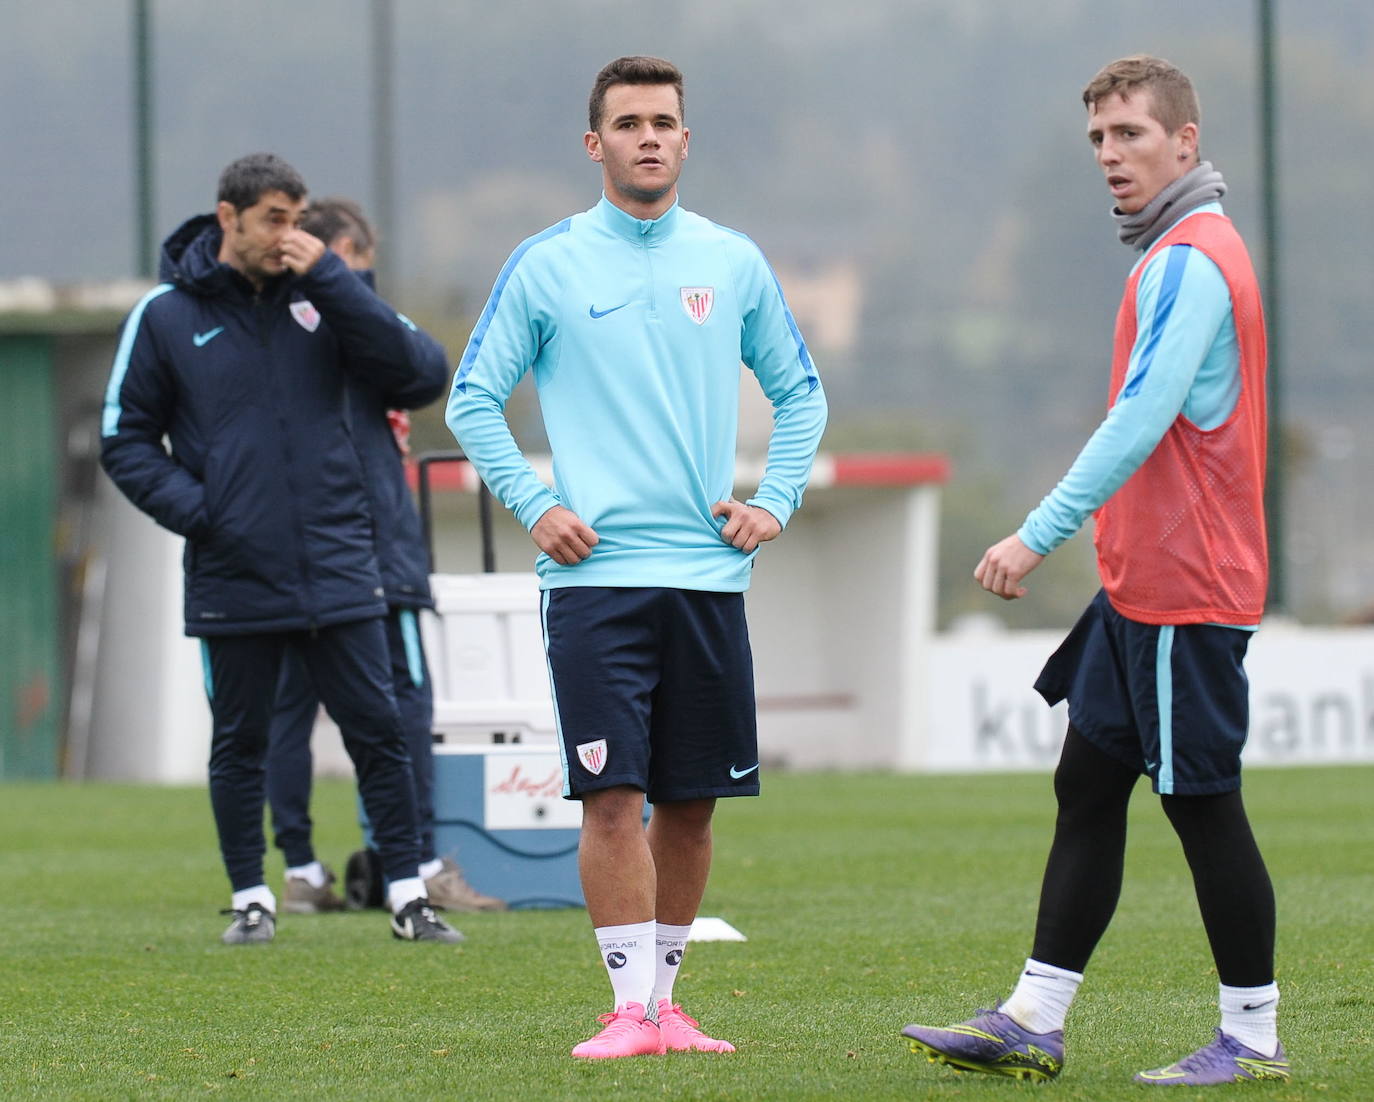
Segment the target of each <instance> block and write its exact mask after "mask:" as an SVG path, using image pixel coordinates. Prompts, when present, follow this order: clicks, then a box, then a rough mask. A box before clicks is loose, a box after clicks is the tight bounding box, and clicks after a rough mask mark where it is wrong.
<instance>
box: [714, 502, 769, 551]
mask: <svg viewBox="0 0 1374 1102" xmlns="http://www.w3.org/2000/svg"><path fill="white" fill-rule="evenodd" d="M711 515H712V516H713V517H725V518H726V521H725V527H724V528H722V529H721V530H720V538H721V539H723V540H724V541H725V542H726V543H728V544H729V545H730V546H731V547H738V548H739V549H740V550H741V551H743V552H744V553H745V554H746V555H747V554H749V553H750V552H751V551H753V550H754V549H755V548H756V547H758V545H759V544H761V543H767V542H768V541H769V540H771V539H777V538H778V535H779V534H780V533H781V532H782V525H781V524H779V523H778V518H777V517H775V516H774V515H773V514H772V513H770V512H769V511H768V510H767V509H760V508H759V507H758V506H757V505H746V504H745V503H744V502H742V501H736V500H735V499H734V498H731V499H730V500H729V501H717V502H716V503H715V504H714V505H712V506H711Z"/></svg>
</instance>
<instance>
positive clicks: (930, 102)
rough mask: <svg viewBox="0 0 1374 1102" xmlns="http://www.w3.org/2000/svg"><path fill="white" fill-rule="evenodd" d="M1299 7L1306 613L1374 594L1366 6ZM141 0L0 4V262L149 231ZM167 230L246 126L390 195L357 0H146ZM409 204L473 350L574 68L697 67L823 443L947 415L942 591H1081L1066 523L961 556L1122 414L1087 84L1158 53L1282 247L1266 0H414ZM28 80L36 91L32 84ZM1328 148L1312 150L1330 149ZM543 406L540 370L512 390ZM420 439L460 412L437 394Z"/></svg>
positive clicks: (1288, 314) (63, 275) (348, 186)
mask: <svg viewBox="0 0 1374 1102" xmlns="http://www.w3.org/2000/svg"><path fill="white" fill-rule="evenodd" d="M1275 7H1276V8H1277V9H1278V31H1279V34H1280V42H1279V51H1278V54H1279V62H1280V73H1279V90H1280V124H1281V135H1282V140H1281V146H1280V151H1279V152H1280V170H1281V186H1282V189H1283V208H1282V218H1283V240H1282V245H1283V250H1284V251H1283V260H1284V268H1283V285H1282V290H1283V315H1282V323H1283V324H1282V337H1283V340H1282V347H1281V348H1279V349H1277V350H1276V353H1277V355H1276V362H1277V363H1278V364H1279V365H1280V366H1281V370H1282V372H1283V377H1284V379H1285V380H1286V382H1285V418H1286V423H1285V425H1284V439H1285V443H1286V450H1287V453H1288V454H1289V455H1290V456H1291V457H1292V463H1291V466H1290V468H1289V470H1288V473H1287V483H1286V485H1287V491H1288V492H1287V501H1288V513H1287V538H1286V564H1287V566H1288V580H1289V590H1290V604H1291V607H1292V610H1293V611H1294V612H1295V613H1297V614H1298V615H1300V616H1302V617H1303V618H1306V619H1310V620H1315V621H1321V620H1330V619H1343V618H1345V617H1348V616H1350V615H1352V614H1354V613H1355V612H1356V611H1357V610H1359V609H1361V608H1363V607H1364V606H1366V605H1367V604H1370V603H1374V510H1370V509H1368V508H1367V507H1365V500H1364V494H1363V485H1362V483H1363V479H1362V474H1361V472H1363V471H1365V470H1368V469H1370V467H1371V466H1372V465H1374V442H1371V439H1370V434H1369V433H1368V432H1366V431H1365V430H1364V422H1365V421H1366V419H1367V415H1368V411H1369V410H1370V409H1371V401H1370V392H1371V385H1374V384H1371V381H1370V371H1369V369H1368V368H1369V352H1368V350H1369V348H1370V347H1371V343H1372V340H1374V332H1371V330H1372V329H1374V315H1372V314H1371V311H1369V310H1368V309H1367V307H1366V302H1367V299H1368V294H1369V291H1368V288H1369V287H1370V286H1372V285H1374V259H1371V254H1370V250H1369V248H1368V241H1369V233H1368V230H1369V229H1370V223H1371V217H1370V214H1369V207H1368V204H1367V202H1366V199H1367V190H1368V187H1367V180H1368V179H1369V177H1370V172H1369V163H1370V159H1371V156H1374V152H1371V150H1374V145H1372V144H1371V142H1370V140H1369V139H1370V138H1371V137H1374V83H1371V81H1370V80H1369V79H1368V73H1367V68H1368V61H1367V59H1368V57H1369V54H1370V48H1371V46H1374V5H1370V4H1369V3H1367V2H1366V0H1307V2H1304V3H1301V4H1299V3H1292V2H1290V3H1283V2H1282V0H1276V3H1275ZM131 8H132V5H131V4H113V3H109V4H91V3H89V2H84V0H48V2H46V3H44V4H42V5H26V4H18V3H10V4H6V5H3V7H0V94H3V96H4V102H5V103H6V104H7V105H8V107H7V109H6V110H5V111H4V112H0V143H3V145H2V146H0V147H3V148H4V149H5V150H6V158H5V161H4V164H3V167H0V186H2V189H3V190H0V194H3V196H4V202H3V204H0V242H3V248H0V280H5V279H12V278H15V277H19V276H24V275H39V276H44V277H47V278H49V279H53V280H57V281H78V280H91V279H113V278H117V277H122V276H126V275H129V274H131V272H132V269H133V267H134V265H135V263H136V260H135V258H136V256H137V250H136V241H135V240H134V234H135V229H134V220H133V210H134V180H133V168H132V164H133V160H132V148H133V139H132V118H131V103H132V95H131V76H130V54H131V48H130V42H131V32H130V28H129V25H128V22H129V11H130V10H131ZM151 10H152V13H153V18H154V27H155V34H154V39H153V44H154V55H155V89H156V93H155V101H156V109H155V132H156V166H157V180H156V211H157V221H158V225H159V227H160V231H161V232H167V231H170V230H171V229H172V228H173V227H174V226H175V225H176V224H177V223H178V222H179V221H180V220H181V219H182V218H183V217H185V216H187V215H189V214H191V213H194V212H196V211H200V210H205V209H209V207H210V206H211V201H212V199H213V188H214V181H215V178H216V176H217V174H218V171H219V169H220V168H221V167H222V165H223V164H224V163H225V162H226V161H228V160H229V159H231V158H232V157H234V156H237V155H238V154H240V153H243V152H247V151H249V150H253V149H259V148H271V149H274V150H276V151H278V152H280V153H282V154H283V155H284V156H286V157H288V159H290V160H292V161H293V162H294V163H296V164H297V166H298V167H299V168H301V170H302V171H303V172H304V174H305V175H306V178H307V180H308V181H309V182H310V183H311V186H312V189H313V190H314V191H315V192H316V193H317V194H326V193H343V194H350V195H354V196H356V197H358V198H359V199H360V200H362V201H363V202H364V204H365V205H366V204H369V203H370V202H371V201H372V200H373V198H374V196H373V195H372V194H371V192H372V186H373V179H374V177H373V163H372V153H371V148H370V141H369V94H370V73H371V69H370V62H369V53H368V51H369V44H370V38H369V19H370V16H371V11H372V5H371V4H370V3H368V2H367V0H297V2H295V3H293V4H291V5H277V4H271V3H268V2H267V0H240V2H237V3H235V4H234V5H232V6H228V7H226V6H224V5H219V4H212V3H210V2H209V0H181V2H177V3H172V2H170V0H153V2H152V4H151ZM392 10H393V15H394V41H395V57H394V61H395V82H396V84H395V104H396V112H395V123H394V127H393V129H392V143H393V146H394V149H395V151H396V162H395V165H394V171H393V175H394V180H395V188H396V196H397V203H396V215H397V216H396V219H395V224H394V225H391V226H387V227H385V230H386V233H387V239H386V241H385V242H384V245H383V248H384V250H385V255H386V258H387V269H386V272H385V275H386V288H385V289H386V290H387V291H388V292H389V295H390V297H391V298H393V299H395V300H396V301H397V302H398V303H401V304H404V306H405V308H406V309H407V311H408V312H410V313H412V314H413V315H414V316H415V317H416V318H417V319H418V320H421V321H422V322H424V323H425V324H427V325H429V326H430V327H431V328H432V329H434V330H435V331H436V332H437V333H438V334H439V335H440V336H441V337H442V338H443V339H444V340H445V343H446V345H447V346H448V348H449V350H450V353H451V355H452V357H453V358H454V359H455V360H456V358H457V357H458V355H459V354H460V353H461V350H462V346H463V343H464V341H465V340H466V335H467V331H468V329H469V328H470V325H471V319H472V318H473V317H475V315H476V313H477V312H478V311H479V310H480V308H481V305H482V302H483V300H484V298H485V295H486V293H487V289H488V287H489V286H490V284H491V281H492V279H493V278H494V277H495V274H496V272H497V271H498V269H499V267H500V265H501V263H502V261H503V260H504V258H505V256H506V255H507V254H508V252H509V251H510V250H511V249H512V248H513V247H514V246H515V245H516V244H517V243H518V242H519V241H520V240H521V239H522V238H524V237H526V236H528V235H529V234H531V233H534V232H537V231H538V230H539V229H541V228H543V227H544V226H546V225H548V224H550V223H552V222H554V221H556V220H557V219H559V218H561V217H563V216H564V215H566V214H568V213H570V212H572V211H575V210H580V209H584V208H586V207H588V206H590V205H591V204H592V203H593V202H594V201H595V199H596V196H597V190H598V175H597V172H596V170H595V167H594V166H592V165H590V164H589V163H588V162H587V160H586V157H585V154H584V153H583V151H582V145H581V135H582V132H583V130H584V129H585V127H586V120H585V100H586V91H587V88H588V87H589V85H590V82H591V78H592V76H593V74H594V73H595V71H596V70H597V68H598V67H599V66H600V65H601V64H603V63H604V62H605V61H607V60H609V59H610V58H612V57H614V56H616V55H618V54H621V53H631V52H634V53H639V52H643V53H657V54H662V55H664V56H668V57H671V58H673V59H674V60H675V61H677V62H678V63H679V64H680V65H681V66H682V68H683V69H684V70H685V72H686V74H687V79H688V85H687V98H688V123H689V125H690V126H691V128H692V130H693V139H692V147H691V158H690V160H689V161H688V164H687V167H686V172H685V175H684V177H683V182H682V188H681V191H682V197H683V203H684V205H685V206H687V207H689V208H691V209H694V210H697V211H700V212H701V213H703V214H706V215H708V216H709V217H712V218H714V219H716V220H717V221H720V222H724V223H726V224H728V225H732V226H735V227H737V228H739V229H742V230H744V231H745V232H747V233H749V234H750V235H751V236H752V237H754V238H755V240H757V241H758V242H759V243H760V245H762V246H763V248H764V249H765V251H766V252H767V253H768V255H769V257H770V259H771V260H772V261H773V263H774V265H775V267H776V268H777V269H778V272H779V275H780V277H781V279H782V281H783V283H784V286H785V287H786V288H787V290H788V294H789V296H790V298H791V300H792V302H793V305H794V308H795V311H796V313H797V315H798V318H799V321H800V322H801V325H802V328H803V331H804V332H806V334H807V335H808V338H809V340H810V342H811V344H812V346H813V351H814V352H815V355H816V359H817V361H818V363H819V364H820V365H821V368H822V371H823V373H824V377H825V379H826V385H827V389H828V391H829V393H830V396H831V402H832V408H833V415H832V431H831V433H830V436H829V439H828V440H827V443H826V447H827V448H829V449H830V450H832V451H833V450H848V449H859V448H873V449H877V448H921V449H925V448H938V449H941V450H945V451H947V452H949V453H950V454H951V455H952V457H953V459H954V469H955V478H954V481H953V482H952V483H951V484H950V486H949V487H948V492H947V495H946V511H945V533H944V541H943V555H942V558H943V569H944V571H945V575H946V576H945V578H944V579H943V581H944V584H943V586H942V617H943V618H944V619H945V620H946V621H948V620H950V619H951V618H953V617H955V616H957V615H959V614H961V613H963V612H967V611H982V612H992V613H995V614H997V615H999V616H1004V617H1005V618H1006V619H1007V620H1008V622H1010V623H1014V624H1017V625H1020V626H1028V625H1031V624H1037V625H1039V624H1062V623H1065V622H1067V621H1068V620H1069V619H1070V618H1071V617H1072V616H1073V615H1075V614H1076V612H1077V611H1078V609H1079V608H1080V607H1081V605H1082V604H1083V602H1084V600H1085V599H1086V597H1087V595H1088V592H1089V591H1090V589H1091V587H1092V585H1093V580H1092V568H1091V555H1090V548H1089V547H1088V540H1087V539H1086V538H1083V537H1080V538H1079V539H1078V540H1076V541H1075V542H1074V543H1073V544H1071V545H1070V546H1069V547H1068V548H1066V549H1065V550H1064V551H1062V552H1060V553H1059V554H1057V555H1056V556H1055V557H1054V558H1053V559H1052V560H1051V561H1050V563H1049V564H1048V565H1047V566H1046V567H1045V568H1044V569H1043V570H1042V572H1041V574H1038V575H1037V576H1036V578H1035V579H1034V581H1035V583H1036V584H1035V585H1034V586H1033V590H1034V596H1033V598H1032V599H1031V600H1030V601H1028V602H1020V603H1018V604H1016V605H1008V606H1003V605H1001V604H1000V603H997V605H996V607H990V605H989V601H988V599H986V598H985V597H984V596H983V595H982V594H981V593H980V592H978V591H976V590H975V589H974V588H973V586H972V585H971V583H970V582H969V581H968V578H969V575H970V574H971V571H972V569H973V566H974V564H975V563H976V561H977V557H978V555H979V554H980V553H981V551H982V549H983V547H985V546H986V545H987V544H989V543H991V542H992V541H993V540H995V539H998V538H1000V537H1001V536H1003V535H1005V534H1006V532H1008V531H1010V530H1011V529H1012V528H1014V527H1015V526H1016V525H1017V524H1018V523H1019V522H1020V520H1021V518H1022V517H1023V516H1024V514H1025V512H1026V511H1027V509H1029V508H1030V507H1031V506H1032V505H1034V503H1035V502H1036V501H1038V500H1039V498H1040V497H1041V496H1042V495H1043V494H1044V493H1045V492H1047V491H1048V490H1049V488H1050V487H1051V486H1052V485H1053V482H1054V480H1055V479H1056V478H1057V477H1058V475H1059V474H1060V473H1062V471H1063V470H1064V468H1065V467H1066V466H1067V465H1068V463H1069V462H1070V461H1071V460H1072V458H1073V455H1074V454H1075V452H1076V449H1077V447H1078V445H1079V444H1080V443H1081V442H1082V440H1083V439H1085V438H1086V436H1087V435H1088V433H1089V432H1091V430H1092V428H1093V427H1094V426H1095V424H1096V423H1097V420H1098V418H1099V417H1100V416H1101V413H1102V406H1103V402H1104V400H1105V392H1106V372H1107V358H1108V354H1109V341H1110V332H1111V320H1112V316H1113V313H1114V310H1115V306H1116V302H1117V299H1118V296H1119V292H1120V286H1121V281H1122V279H1123V277H1124V275H1125V272H1126V270H1127V268H1128V267H1129V264H1130V261H1131V254H1130V253H1128V252H1127V250H1126V249H1124V248H1123V247H1122V246H1121V245H1119V244H1118V243H1117V242H1116V238H1115V233H1114V227H1113V225H1112V223H1111V221H1110V219H1109V218H1108V213H1107V212H1108V208H1109V206H1110V200H1109V197H1108V196H1107V194H1106V190H1105V188H1104V186H1103V185H1102V182H1101V179H1100V176H1099V174H1098V172H1097V170H1096V169H1095V167H1094V166H1093V164H1092V161H1091V157H1090V155H1089V150H1088V146H1087V143H1086V141H1085V139H1084V135H1083V131H1084V113H1083V110H1082V106H1081V104H1080V102H1079V93H1080V90H1081V88H1082V86H1083V84H1084V83H1085V82H1086V81H1087V80H1088V78H1089V77H1091V76H1092V74H1093V73H1094V72H1095V71H1096V69H1097V68H1098V67H1099V66H1100V65H1101V64H1102V63H1104V62H1105V61H1107V60H1110V59H1111V58H1113V57H1116V56H1120V55H1122V54H1125V53H1132V52H1139V51H1147V52H1153V53H1158V54H1161V55H1163V56H1165V57H1168V58H1170V59H1171V60H1173V61H1175V62H1176V63H1178V64H1179V65H1180V66H1182V67H1183V68H1184V69H1185V70H1187V71H1188V72H1190V74H1191V75H1192V76H1193V77H1194V79H1195V81H1196V82H1197V85H1198V88H1199V92H1200V95H1201V98H1202V104H1203V111H1204V118H1203V152H1204V155H1205V156H1207V157H1209V158H1210V159H1211V160H1212V161H1213V162H1214V163H1215V164H1216V165H1217V166H1218V167H1219V168H1220V169H1221V170H1222V171H1223V172H1224V173H1225V175H1226V177H1227V180H1228V182H1229V185H1230V193H1229V194H1228V196H1227V198H1226V201H1225V205H1226V207H1227V210H1228V212H1229V213H1230V214H1231V215H1232V217H1233V218H1234V219H1235V220H1236V222H1237V223H1238V225H1239V226H1240V228H1241V230H1242V232H1243V233H1245V234H1246V235H1247V237H1248V239H1249V241H1250V244H1251V248H1252V250H1253V251H1254V252H1255V253H1256V259H1257V260H1261V259H1262V257H1261V256H1260V255H1259V254H1260V245H1261V242H1260V239H1259V215H1260V210H1259V180H1258V152H1257V148H1256V145H1257V140H1258V129H1259V128H1258V121H1257V108H1256V104H1257V76H1256V57H1257V44H1256V37H1255V36H1256V30H1255V3H1254V2H1253V0H1212V2H1210V3H1208V4H1205V5H1200V4H1197V3H1196V2H1191V0H1190V2H1185V0H1157V2H1156V3H1155V4H1152V5H1149V6H1142V5H1129V6H1128V5H1103V4H1100V3H1091V2H1089V0H1041V2H1040V3H1037V4H1025V3H1021V2H1018V0H869V3H866V4H864V5H861V6H857V7H856V6H854V5H849V6H835V5H820V4H807V3H801V4H798V3H796V2H784V0H698V2H697V3H694V4H692V5H666V4H657V3H643V2H640V3H632V2H629V0H565V2H563V3H560V4H556V5H555V4H548V3H539V4H536V3H528V2H519V0H516V2H513V3H508V4H506V5H501V6H493V5H478V4H476V3H471V2H457V3H454V2H445V0H394V3H393V5H392ZM20 104H23V105H25V106H24V107H22V108H21V107H19V106H18V105H20ZM1313 165H1316V166H1318V167H1320V168H1321V169H1322V172H1321V179H1320V180H1315V179H1313V178H1312V177H1311V175H1310V170H1311V166H1313ZM513 414H514V416H515V418H516V420H517V422H518V423H519V425H520V428H521V433H522V436H523V437H524V438H525V439H526V440H527V441H530V442H531V443H532V444H534V443H535V442H537V440H538V439H539V431H538V418H537V411H535V410H534V408H533V405H532V402H531V400H530V398H529V396H528V395H522V396H521V398H520V400H519V401H518V402H517V404H516V406H515V408H514V409H513ZM417 439H418V441H419V442H420V443H421V444H422V445H423V444H426V443H432V444H435V445H438V446H446V445H447V444H448V438H447V436H446V432H445V430H444V429H443V427H442V423H441V412H440V411H439V410H437V409H436V410H433V411H429V412H428V414H427V415H426V416H425V417H422V418H421V419H420V425H419V427H418V429H417Z"/></svg>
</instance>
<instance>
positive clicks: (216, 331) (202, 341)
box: [191, 325, 224, 348]
mask: <svg viewBox="0 0 1374 1102" xmlns="http://www.w3.org/2000/svg"><path fill="white" fill-rule="evenodd" d="M223 332H224V326H222V325H217V326H215V327H214V328H213V329H211V330H210V331H209V332H208V333H195V334H192V336H191V343H192V344H194V345H195V346H196V347H197V348H204V347H205V346H206V345H207V344H209V343H210V342H211V341H212V340H214V339H215V338H216V337H218V336H219V335H220V334H221V333H223Z"/></svg>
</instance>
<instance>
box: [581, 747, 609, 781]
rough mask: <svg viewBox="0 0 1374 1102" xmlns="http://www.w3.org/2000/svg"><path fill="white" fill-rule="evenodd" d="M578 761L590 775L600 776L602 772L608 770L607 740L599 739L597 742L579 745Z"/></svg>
mask: <svg viewBox="0 0 1374 1102" xmlns="http://www.w3.org/2000/svg"><path fill="white" fill-rule="evenodd" d="M577 760H578V761H580V762H581V763H582V766H583V768H584V769H586V770H587V772H588V773H591V774H592V775H593V776H600V775H601V770H603V769H605V768H606V740H605V739H604V738H599V739H597V740H596V741H595V742H581V743H578V746H577Z"/></svg>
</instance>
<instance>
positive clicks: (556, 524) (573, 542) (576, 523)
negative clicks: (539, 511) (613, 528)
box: [530, 505, 601, 566]
mask: <svg viewBox="0 0 1374 1102" xmlns="http://www.w3.org/2000/svg"><path fill="white" fill-rule="evenodd" d="M530 535H531V536H532V537H533V539H534V542H535V543H536V544H537V545H538V546H539V550H541V551H542V552H544V554H546V555H548V556H549V558H551V559H553V561H554V562H556V563H558V564H559V565H560V566H573V565H575V564H576V563H580V562H581V561H582V560H583V559H585V558H586V557H587V556H588V555H590V554H591V553H592V548H593V547H595V546H596V545H597V544H598V543H600V542H601V537H600V536H598V535H597V534H596V533H595V532H593V531H592V530H591V529H590V528H588V527H587V526H586V525H585V524H583V523H582V519H581V518H580V517H579V516H578V515H577V514H576V513H574V512H573V511H572V510H571V509H565V508H564V507H563V506H562V505H555V506H554V507H553V508H552V509H549V510H548V511H547V512H545V513H544V515H543V516H542V517H540V518H539V519H538V520H537V521H535V522H534V527H533V528H531V529H530Z"/></svg>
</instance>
